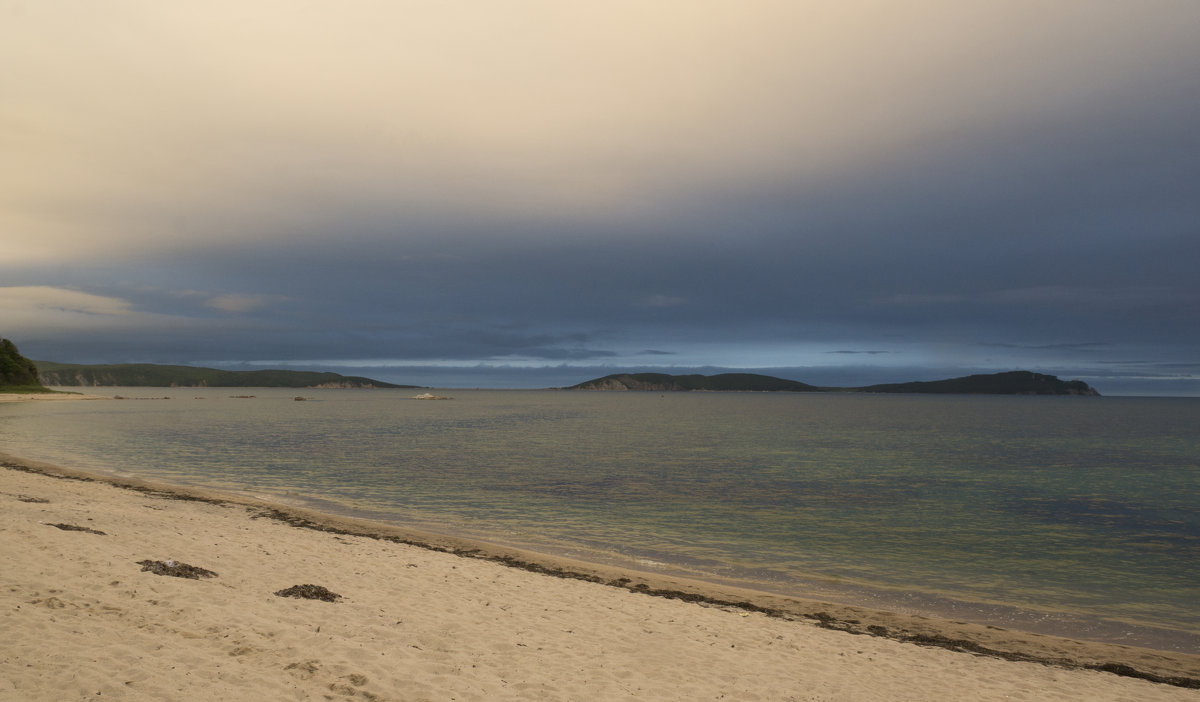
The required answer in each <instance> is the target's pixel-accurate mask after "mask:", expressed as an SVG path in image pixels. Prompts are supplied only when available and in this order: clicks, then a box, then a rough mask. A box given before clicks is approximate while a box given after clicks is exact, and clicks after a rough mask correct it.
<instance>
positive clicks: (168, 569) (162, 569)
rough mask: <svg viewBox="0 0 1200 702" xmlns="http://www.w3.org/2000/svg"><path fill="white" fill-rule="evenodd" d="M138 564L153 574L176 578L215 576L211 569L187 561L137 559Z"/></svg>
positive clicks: (196, 578) (193, 578)
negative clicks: (189, 563) (164, 561)
mask: <svg viewBox="0 0 1200 702" xmlns="http://www.w3.org/2000/svg"><path fill="white" fill-rule="evenodd" d="M138 565H140V566H141V567H142V570H144V571H145V570H148V571H150V572H151V573H154V574H155V575H170V576H172V577H176V578H191V579H192V580H199V579H200V578H215V577H217V574H216V573H214V572H212V571H211V570H207V569H205V568H199V567H197V566H194V565H188V564H187V563H179V562H178V561H167V562H166V563H163V562H162V561H151V560H145V561H138Z"/></svg>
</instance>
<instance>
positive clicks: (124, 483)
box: [0, 454, 1200, 689]
mask: <svg viewBox="0 0 1200 702" xmlns="http://www.w3.org/2000/svg"><path fill="white" fill-rule="evenodd" d="M0 467H2V468H3V469H4V470H3V471H2V472H0V478H4V477H6V476H8V477H11V476H13V474H24V475H27V476H38V477H40V478H43V479H53V480H57V481H60V482H64V483H68V482H69V483H72V484H75V485H84V484H88V483H95V484H99V485H105V486H108V487H112V488H119V489H120V491H121V492H123V493H125V494H126V495H127V496H128V497H130V498H132V497H141V498H148V499H153V500H159V501H162V500H168V501H170V502H171V504H172V505H175V506H176V507H179V508H186V507H191V506H208V507H211V508H216V509H220V510H225V511H227V512H229V513H230V514H233V513H240V515H241V518H242V520H243V521H246V522H247V525H244V528H246V529H251V528H252V527H251V526H248V525H250V524H265V523H274V524H280V525H286V526H288V527H292V528H295V532H296V535H297V537H298V538H301V537H303V534H305V533H311V534H314V535H321V536H324V537H326V538H333V539H340V538H352V539H358V540H365V541H367V542H373V543H377V544H381V545H390V546H395V547H404V548H413V549H419V550H422V551H424V552H428V553H430V554H442V555H443V556H446V557H449V558H452V559H454V560H453V561H451V562H452V563H454V562H456V563H459V564H463V565H464V567H465V564H467V563H471V564H480V565H481V566H482V565H483V564H489V565H490V566H492V567H494V566H504V567H505V568H506V569H509V570H517V571H524V572H526V573H529V574H531V575H532V576H533V577H534V578H535V579H536V580H535V582H541V581H546V580H558V581H579V582H580V583H583V584H586V585H587V586H591V587H596V588H597V589H598V590H600V591H603V592H612V593H620V594H624V595H630V594H636V595H642V596H650V597H639V598H637V599H638V600H642V599H645V600H647V601H650V602H654V601H659V602H663V601H676V602H679V603H682V604H685V605H686V606H688V607H693V608H696V609H697V610H699V609H718V610H722V611H731V612H736V613H737V616H739V617H748V616H755V617H760V616H761V617H763V618H765V619H767V620H771V621H775V622H779V623H781V624H783V625H788V626H792V627H803V628H805V629H814V630H818V631H825V632H830V633H834V632H836V633H839V634H842V635H851V636H853V638H854V640H861V641H867V640H874V641H879V642H880V643H882V642H888V644H889V645H893V644H895V645H902V646H905V647H906V648H917V647H920V648H921V650H935V649H940V650H942V651H945V652H955V655H957V656H961V658H963V659H970V658H972V657H981V658H986V659H990V660H999V661H1006V662H1012V663H1013V664H1014V665H1022V666H1027V665H1030V664H1041V666H1049V667H1052V669H1054V670H1058V671H1074V672H1080V673H1082V672H1089V671H1101V672H1103V673H1104V674H1105V675H1109V674H1115V675H1110V677H1112V678H1113V679H1119V678H1120V677H1125V678H1132V679H1140V680H1143V681H1149V682H1150V683H1160V684H1165V685H1170V686H1174V687H1173V688H1172V689H1178V688H1181V687H1182V688H1200V656H1197V655H1192V654H1185V653H1175V652H1169V651H1158V650H1153V649H1144V648H1137V647H1133V646H1125V645H1121V644H1109V643H1093V642H1082V641H1074V640H1070V639H1065V638H1060V637H1054V636H1048V635H1041V634H1031V633H1025V632H1020V631H1014V630H1007V629H1001V628H998V627H995V626H987V625H978V624H970V623H967V622H963V621H956V620H949V619H932V618H927V617H923V616H918V615H905V614H899V613H895V612H889V611H884V610H873V609H869V608H866V607H858V606H852V605H841V604H831V603H828V602H820V601H817V600H805V599H802V598H794V597H783V596H779V595H773V594H770V593H764V592H759V591H753V590H743V589H739V588H736V587H728V586H723V585H720V584H715V583H708V582H700V581H691V580H687V579H684V578H676V577H670V576H666V575H659V574H653V573H644V572H638V571H636V570H632V569H628V568H621V567H614V566H605V565H600V564H594V563H585V562H582V561H575V560H572V559H569V558H563V557H557V556H548V555H545V554H540V553H533V552H529V551H523V550H521V549H517V548H511V547H506V546H503V545H498V544H493V543H488V542H484V541H476V540H473V539H464V538H458V537H453V536H447V535H442V534H436V533H432V532H424V531H417V530H412V529H405V528H402V527H399V526H394V525H389V524H385V523H380V522H372V521H367V520H362V519H356V518H351V517H340V516H335V515H330V514H324V513H320V512H317V511H313V510H309V509H305V508H303V507H296V506H289V505H286V504H282V503H278V502H270V501H267V500H262V499H257V498H254V497H250V496H243V495H235V494H230V493H221V492H216V491H211V490H204V489H199V488H192V487H185V486H178V485H170V484H166V483H161V482H155V481H145V480H141V479H136V478H124V477H117V476H112V475H102V474H95V473H85V472H81V471H75V470H72V469H69V468H65V467H61V466H56V465H52V464H47V463H41V462H36V461H28V460H23V459H21V458H18V457H14V456H8V455H4V454H0ZM85 491H86V489H85ZM10 494H11V493H7V492H5V491H3V490H0V500H6V499H7V496H8V495H10ZM305 538H306V537H305ZM200 565H204V564H200ZM347 565H348V566H349V565H355V564H353V563H349V564H347ZM453 567H454V566H452V568H453ZM546 576H552V578H547V577H546ZM650 606H652V605H650ZM914 644H915V646H914ZM963 653H970V654H973V655H972V656H964V655H962V654H963ZM1034 667H1039V666H1034ZM1148 684H1149V683H1148Z"/></svg>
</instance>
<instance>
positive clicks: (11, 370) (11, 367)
mask: <svg viewBox="0 0 1200 702" xmlns="http://www.w3.org/2000/svg"><path fill="white" fill-rule="evenodd" d="M5 388H7V389H14V388H19V389H22V390H45V388H44V387H42V383H41V381H40V380H38V369H37V366H35V365H33V361H30V360H29V359H28V358H25V357H24V356H22V355H21V354H20V352H18V351H17V345H16V344H14V343H13V342H11V341H9V340H8V339H0V389H5Z"/></svg>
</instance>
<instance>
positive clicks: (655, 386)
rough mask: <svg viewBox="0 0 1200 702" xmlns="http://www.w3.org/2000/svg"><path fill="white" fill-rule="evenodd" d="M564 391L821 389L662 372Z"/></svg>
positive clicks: (619, 376)
mask: <svg viewBox="0 0 1200 702" xmlns="http://www.w3.org/2000/svg"><path fill="white" fill-rule="evenodd" d="M565 389H566V390H650V391H655V392H663V391H686V390H704V391H713V392H715V391H738V390H740V391H753V392H780V391H782V392H814V391H817V390H821V388H818V387H815V386H813V385H807V384H805V383H799V382H796V381H795V380H784V379H783V378H775V377H772V376H769V375H758V374H755V373H721V374H719V375H668V374H666V373H614V374H613V375H606V376H604V377H603V378H595V379H594V380H589V381H586V382H583V383H580V384H578V385H572V386H571V387H569V388H565Z"/></svg>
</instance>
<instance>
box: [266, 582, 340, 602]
mask: <svg viewBox="0 0 1200 702" xmlns="http://www.w3.org/2000/svg"><path fill="white" fill-rule="evenodd" d="M275 596H276V597H299V598H301V599H304V600H321V601H322V602H337V601H338V600H340V599H341V598H342V596H341V595H339V594H337V593H336V592H330V591H329V590H327V589H325V588H324V587H321V586H320V585H293V586H291V587H289V588H287V589H286V590H280V591H278V592H276V593H275Z"/></svg>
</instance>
